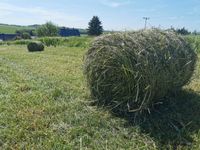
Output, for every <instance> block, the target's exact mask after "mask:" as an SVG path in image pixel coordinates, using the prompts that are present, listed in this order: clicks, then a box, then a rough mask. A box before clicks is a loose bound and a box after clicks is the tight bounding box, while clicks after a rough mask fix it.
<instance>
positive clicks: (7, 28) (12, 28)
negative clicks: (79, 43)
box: [0, 23, 87, 34]
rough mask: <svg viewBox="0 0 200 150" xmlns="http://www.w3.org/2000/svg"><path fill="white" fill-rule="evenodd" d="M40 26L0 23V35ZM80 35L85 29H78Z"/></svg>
mask: <svg viewBox="0 0 200 150" xmlns="http://www.w3.org/2000/svg"><path fill="white" fill-rule="evenodd" d="M39 26H41V25H38V24H34V25H28V26H20V25H9V24H2V23H0V33H5V34H14V33H15V32H16V30H22V29H30V30H32V29H36V28H38V27H39ZM78 30H79V31H80V33H81V34H87V30H86V29H78Z"/></svg>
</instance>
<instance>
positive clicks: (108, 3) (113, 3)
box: [101, 0, 131, 8]
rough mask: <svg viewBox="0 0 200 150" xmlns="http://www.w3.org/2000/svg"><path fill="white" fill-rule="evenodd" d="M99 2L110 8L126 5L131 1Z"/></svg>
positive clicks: (105, 0)
mask: <svg viewBox="0 0 200 150" xmlns="http://www.w3.org/2000/svg"><path fill="white" fill-rule="evenodd" d="M101 3H102V4H103V5H105V6H108V7H112V8H117V7H120V6H124V5H128V4H130V3H131V2H130V1H129V0H128V1H127V0H124V1H119V0H102V1H101Z"/></svg>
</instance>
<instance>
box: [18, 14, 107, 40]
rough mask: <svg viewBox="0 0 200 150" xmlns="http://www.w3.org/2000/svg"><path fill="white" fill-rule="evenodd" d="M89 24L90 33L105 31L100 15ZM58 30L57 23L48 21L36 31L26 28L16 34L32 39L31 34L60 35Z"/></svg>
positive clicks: (96, 33)
mask: <svg viewBox="0 0 200 150" xmlns="http://www.w3.org/2000/svg"><path fill="white" fill-rule="evenodd" d="M88 25H89V27H88V29H87V33H88V35H91V36H98V35H101V34H102V33H103V26H102V23H101V21H100V20H99V18H98V16H94V17H93V18H92V19H91V20H90V22H89V23H88ZM58 31H59V28H58V26H57V25H55V24H54V23H52V22H47V23H46V24H44V25H41V26H40V27H38V28H37V29H36V31H34V30H27V29H24V30H18V31H16V34H17V35H18V37H19V38H22V39H30V38H31V36H36V35H37V36H39V37H45V36H49V37H53V36H58Z"/></svg>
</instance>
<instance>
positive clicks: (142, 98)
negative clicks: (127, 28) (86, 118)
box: [84, 29, 197, 112]
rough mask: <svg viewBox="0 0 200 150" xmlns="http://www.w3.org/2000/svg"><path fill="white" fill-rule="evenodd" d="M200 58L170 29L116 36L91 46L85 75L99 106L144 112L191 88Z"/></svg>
mask: <svg viewBox="0 0 200 150" xmlns="http://www.w3.org/2000/svg"><path fill="white" fill-rule="evenodd" d="M196 58H197V56H196V53H195V51H194V49H193V48H192V46H191V45H190V44H189V43H188V42H187V41H186V40H185V39H184V38H183V37H181V36H178V35H176V34H175V33H173V32H170V31H161V30H157V29H152V30H142V31H138V32H134V33H114V34H108V35H103V36H101V37H99V38H97V39H95V40H94V42H93V43H92V44H91V47H90V49H89V50H88V52H87V53H86V56H85V60H84V61H85V63H84V74H85V75H86V78H87V82H88V85H89V88H90V91H91V95H92V97H93V98H94V99H95V100H97V102H99V103H101V104H106V105H108V104H109V105H110V106H113V107H118V106H122V107H120V108H122V109H124V111H127V110H128V111H130V112H138V111H139V112H141V111H142V110H144V109H146V110H147V109H148V110H149V107H150V106H151V105H153V104H155V103H158V102H160V100H161V98H163V97H165V96H166V95H167V94H168V93H169V92H171V91H174V90H178V89H180V88H181V87H182V86H183V85H185V84H187V83H188V82H189V80H190V78H191V76H192V74H193V71H194V68H195V63H196Z"/></svg>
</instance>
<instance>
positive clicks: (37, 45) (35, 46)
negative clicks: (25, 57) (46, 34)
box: [27, 41, 44, 52]
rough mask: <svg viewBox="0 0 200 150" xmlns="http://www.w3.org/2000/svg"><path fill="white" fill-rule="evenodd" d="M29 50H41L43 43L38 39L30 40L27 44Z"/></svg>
mask: <svg viewBox="0 0 200 150" xmlns="http://www.w3.org/2000/svg"><path fill="white" fill-rule="evenodd" d="M27 48H28V50H29V52H36V51H43V50H44V45H43V43H42V42H40V41H32V42H30V43H29V44H28V45H27Z"/></svg>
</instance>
